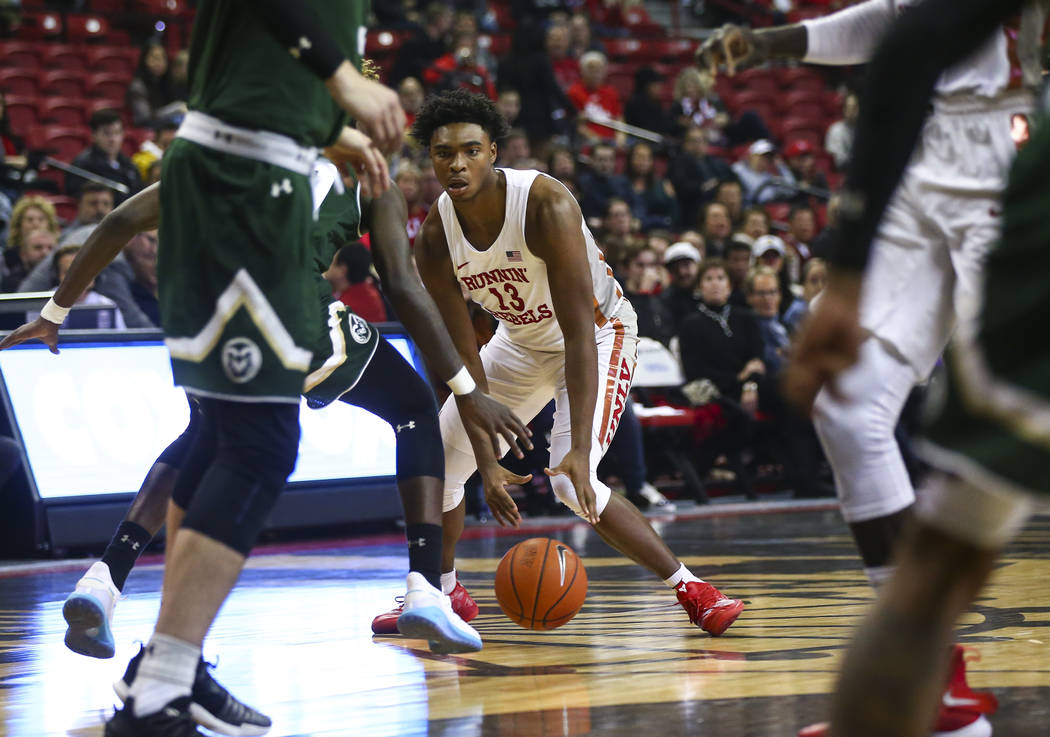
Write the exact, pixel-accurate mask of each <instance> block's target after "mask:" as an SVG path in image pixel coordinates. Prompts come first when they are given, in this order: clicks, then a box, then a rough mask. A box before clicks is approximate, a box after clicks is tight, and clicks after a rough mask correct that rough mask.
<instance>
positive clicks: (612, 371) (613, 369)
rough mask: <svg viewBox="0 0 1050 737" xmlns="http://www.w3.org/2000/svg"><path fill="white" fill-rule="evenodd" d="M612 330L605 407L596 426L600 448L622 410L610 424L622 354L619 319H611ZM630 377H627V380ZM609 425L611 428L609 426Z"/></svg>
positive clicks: (621, 331) (604, 444)
mask: <svg viewBox="0 0 1050 737" xmlns="http://www.w3.org/2000/svg"><path fill="white" fill-rule="evenodd" d="M612 325H613V330H614V331H615V335H616V337H615V338H614V339H613V349H612V355H611V356H609V369H608V371H607V372H606V375H605V406H604V407H603V408H602V421H601V424H599V425H598V441H599V442H600V443H601V444H602V447H606V448H607V447H608V446H609V444H608V443H607V442H606V440H605V439H606V438H607V437H608V438H609V439H610V440H611V439H612V434H613V431H614V430H615V429H616V426H617V424H619V422H620V417H621V415H622V410H621V411H620V412H617V413H616V414H615V416H613V418H612V421H611V423H610V420H609V416H610V415H611V414H612V408H613V403H614V402H615V401H616V388H617V386H618V385H619V383H620V355H621V354H622V353H623V336H624V327H623V323H622V322H620V319H619V318H613V321H612ZM629 379H630V377H629V376H628V380H629ZM610 425H611V426H610Z"/></svg>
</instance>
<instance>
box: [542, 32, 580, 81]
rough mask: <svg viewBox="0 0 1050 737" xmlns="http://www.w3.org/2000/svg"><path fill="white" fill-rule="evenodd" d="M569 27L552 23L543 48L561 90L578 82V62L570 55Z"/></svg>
mask: <svg viewBox="0 0 1050 737" xmlns="http://www.w3.org/2000/svg"><path fill="white" fill-rule="evenodd" d="M569 42H570V36H569V27H568V26H567V25H566V24H564V23H552V24H551V25H550V26H549V27H548V28H547V35H546V38H545V43H544V47H545V48H546V50H547V58H549V59H550V62H551V69H553V70H554V78H555V79H556V80H558V84H559V85H560V86H561V88H562V89H563V90H567V89H569V88H570V87H572V86H573V85H574V84H576V83H577V82H579V81H580V61H579V59H577V58H576V57H575V56H573V55H572V53H570V50H569V49H570V46H569Z"/></svg>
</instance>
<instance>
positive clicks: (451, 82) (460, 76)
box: [423, 33, 496, 100]
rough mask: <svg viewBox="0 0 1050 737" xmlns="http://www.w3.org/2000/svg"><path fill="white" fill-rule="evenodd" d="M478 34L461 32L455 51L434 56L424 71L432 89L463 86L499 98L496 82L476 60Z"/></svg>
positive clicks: (426, 81) (424, 76) (471, 90)
mask: <svg viewBox="0 0 1050 737" xmlns="http://www.w3.org/2000/svg"><path fill="white" fill-rule="evenodd" d="M477 44H478V37H477V36H476V35H474V34H472V33H462V34H459V35H458V36H457V37H456V40H455V43H453V46H452V53H451V54H445V55H444V56H442V57H439V58H437V59H435V60H434V63H433V64H431V65H430V67H428V68H427V70H426V71H424V72H423V82H424V83H425V84H426V86H427V90H428V91H430V92H440V91H443V90H451V89H456V88H457V87H462V88H463V89H466V90H468V91H470V92H475V93H478V94H481V95H485V96H486V97H488V98H489V99H490V100H495V99H496V86H495V85H494V84H493V83H492V79H491V77H489V73H488V71H487V70H486V69H485V67H483V66H481V65H480V64H478V61H477Z"/></svg>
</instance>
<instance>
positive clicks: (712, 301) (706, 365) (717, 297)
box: [679, 259, 766, 494]
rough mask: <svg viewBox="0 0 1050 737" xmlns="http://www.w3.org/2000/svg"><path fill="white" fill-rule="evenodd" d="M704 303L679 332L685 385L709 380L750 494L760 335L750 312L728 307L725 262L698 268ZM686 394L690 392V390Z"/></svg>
mask: <svg viewBox="0 0 1050 737" xmlns="http://www.w3.org/2000/svg"><path fill="white" fill-rule="evenodd" d="M698 283H699V291H700V302H699V303H698V304H697V308H696V310H694V311H693V313H692V314H690V315H689V316H688V317H686V318H685V319H684V320H683V321H682V324H681V327H680V330H679V341H680V346H681V353H682V370H683V372H684V374H685V380H686V382H687V386H688V385H689V384H693V382H699V381H704V380H706V381H707V382H710V383H711V384H713V385H714V387H715V388H716V389H717V390H718V393H719V395H720V396H719V397H718V399H717V400H716V401H717V402H718V403H719V404H721V405H722V410H723V415H724V416H725V419H726V428H725V430H724V431H723V433H722V434H721V435H720V442H721V444H723V450H724V451H725V454H726V456H727V458H729V462H730V468H731V469H732V470H733V471H734V472H735V473H736V475H737V484H738V487H739V489H740V490H741V491H743V492H745V493H747V494H750V493H751V483H752V482H751V477H750V474H749V473H748V471H747V469H746V468H745V466H744V464H743V459H742V453H743V451H744V449H745V448H746V447H747V446H748V445H750V442H751V438H752V436H753V434H754V416H755V413H756V411H757V410H758V407H759V384H758V381H759V380H760V379H763V378H764V377H765V374H766V366H765V364H764V363H763V362H762V353H763V346H762V335H761V332H760V331H759V327H758V321H757V320H756V319H755V316H754V314H753V313H752V312H751V311H750V310H743V309H739V308H735V307H733V306H732V305H730V304H729V294H730V286H729V275H728V273H727V272H726V266H725V262H724V261H722V260H721V259H706V260H705V261H704V263H703V265H702V266H701V267H700V269H699V282H698ZM687 393H688V392H687Z"/></svg>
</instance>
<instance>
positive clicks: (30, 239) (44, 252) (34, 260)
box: [0, 228, 58, 293]
mask: <svg viewBox="0 0 1050 737" xmlns="http://www.w3.org/2000/svg"><path fill="white" fill-rule="evenodd" d="M57 245H58V239H57V238H56V237H55V234H54V232H53V231H51V230H48V229H47V228H38V229H36V230H32V231H29V232H28V233H27V234H25V236H24V237H22V238H20V239H19V241H18V250H17V252H15V254H14V256H15V257H14V258H11V259H8V261H7V267H8V268H7V275H6V276H5V277H4V278H3V280H2V281H0V292H5V293H8V292H17V291H19V287H20V286H21V284H22V282H23V281H24V280H25V278H26V277H27V276H29V272H31V271H32V270H33V267H34V266H36V265H37V264H38V263H40V262H41V261H43V260H44V259H45V258H47V256H48V254H50V253H51V252H52V251H53V250H55V247H56V246H57ZM12 250H14V249H12Z"/></svg>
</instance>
